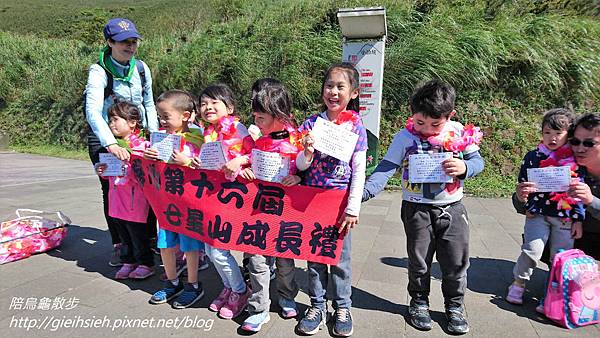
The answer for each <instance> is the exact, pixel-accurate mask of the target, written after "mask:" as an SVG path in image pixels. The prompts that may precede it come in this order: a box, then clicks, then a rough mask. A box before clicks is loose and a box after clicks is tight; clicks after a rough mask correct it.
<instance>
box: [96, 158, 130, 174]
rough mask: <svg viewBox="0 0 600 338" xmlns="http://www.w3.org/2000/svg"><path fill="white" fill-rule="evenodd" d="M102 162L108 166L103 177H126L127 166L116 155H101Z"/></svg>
mask: <svg viewBox="0 0 600 338" xmlns="http://www.w3.org/2000/svg"><path fill="white" fill-rule="evenodd" d="M99 155H100V162H99V163H103V164H106V169H105V170H104V172H103V173H102V176H104V177H107V176H123V175H125V165H124V163H123V161H121V160H119V159H118V158H117V157H116V156H115V155H113V154H110V153H100V154H99Z"/></svg>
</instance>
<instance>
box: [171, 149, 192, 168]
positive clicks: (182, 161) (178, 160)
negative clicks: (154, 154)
mask: <svg viewBox="0 0 600 338" xmlns="http://www.w3.org/2000/svg"><path fill="white" fill-rule="evenodd" d="M171 159H172V160H173V163H174V164H178V165H182V166H187V165H189V164H190V162H191V161H192V159H191V158H189V157H187V155H185V154H184V153H182V152H180V151H177V150H173V155H171Z"/></svg>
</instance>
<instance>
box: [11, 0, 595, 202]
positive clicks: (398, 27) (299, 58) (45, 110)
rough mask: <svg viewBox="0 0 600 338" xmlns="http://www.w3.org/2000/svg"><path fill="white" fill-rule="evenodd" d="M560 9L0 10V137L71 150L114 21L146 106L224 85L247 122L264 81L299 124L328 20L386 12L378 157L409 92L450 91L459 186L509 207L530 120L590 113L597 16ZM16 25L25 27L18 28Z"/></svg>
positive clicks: (119, 6) (253, 5) (576, 8)
mask: <svg viewBox="0 0 600 338" xmlns="http://www.w3.org/2000/svg"><path fill="white" fill-rule="evenodd" d="M563 3H565V2H561V1H553V2H545V3H544V4H543V5H544V6H546V7H544V8H539V7H536V6H538V5H540V2H536V3H533V2H532V3H525V4H523V2H519V3H518V4H516V3H514V2H511V1H477V2H472V1H453V2H451V3H449V2H441V3H440V2H438V4H435V2H434V1H423V0H420V1H413V2H406V1H389V0H387V1H335V2H325V3H323V2H322V1H317V0H306V1H301V2H298V1H295V2H290V1H269V0H263V1H250V0H211V1H201V2H196V1H187V0H185V1H184V2H178V7H173V6H172V5H171V4H172V3H168V2H165V1H158V0H148V1H138V2H135V3H133V4H129V2H125V1H111V0H101V1H95V2H90V1H79V2H72V1H54V2H52V5H46V4H45V2H41V1H31V0H29V1H20V2H18V3H17V2H10V4H9V2H7V1H4V0H0V30H3V31H10V32H12V33H2V32H0V46H2V47H3V48H0V66H3V67H0V125H2V128H7V129H8V130H10V131H11V132H12V133H13V140H14V142H13V144H15V145H18V144H21V145H27V146H29V147H31V146H32V145H36V144H47V143H48V140H50V141H53V143H54V144H58V145H65V146H67V147H69V148H78V147H81V145H82V144H83V138H82V136H83V134H84V133H83V131H84V122H83V119H82V113H81V110H80V109H81V107H80V106H79V105H80V103H81V92H82V89H83V86H84V84H85V78H86V75H85V74H86V70H87V65H89V64H90V63H91V62H93V60H94V58H95V55H96V52H97V50H98V48H99V47H100V45H101V44H100V42H101V40H102V37H101V33H100V32H101V28H102V25H103V24H104V22H105V21H106V19H107V18H108V17H111V16H117V15H119V16H121V15H122V16H126V17H130V18H132V19H133V20H134V21H135V22H136V24H137V26H138V28H139V29H140V31H142V33H143V35H144V36H145V37H146V38H145V41H144V42H143V44H142V47H141V48H140V51H139V54H140V57H141V58H142V59H144V60H145V61H147V63H148V64H149V65H150V66H151V67H152V72H153V77H154V88H155V92H156V93H160V92H161V91H163V90H165V89H170V88H183V89H187V90H191V91H192V92H194V93H198V92H199V91H200V90H201V89H202V88H203V87H204V86H206V85H207V84H209V83H211V82H215V81H224V82H226V83H228V84H229V85H231V86H232V87H233V89H234V90H235V92H236V94H237V95H238V96H239V100H238V101H239V102H240V112H242V116H243V117H245V118H248V116H247V115H248V114H244V112H246V111H247V110H248V107H247V99H246V97H247V95H248V89H249V87H250V85H251V83H252V82H253V81H254V80H255V79H257V78H259V77H263V76H274V77H277V78H279V79H281V80H283V81H284V82H285V83H286V84H287V85H288V86H289V87H290V89H291V91H292V93H293V95H294V99H295V106H296V108H297V114H296V115H297V118H298V120H302V119H303V118H304V117H305V116H306V115H307V114H308V113H309V112H314V111H315V110H316V109H317V108H318V96H319V87H320V81H321V76H322V73H323V71H324V70H325V69H326V68H327V66H328V65H329V64H331V63H332V62H335V61H337V60H339V55H340V54H341V47H340V34H339V29H338V27H337V18H336V17H335V11H336V9H337V8H339V7H353V6H358V5H363V6H368V5H376V4H383V5H385V6H386V9H387V14H388V18H387V19H388V32H389V35H388V42H387V48H386V64H385V77H384V96H383V97H384V102H383V108H382V114H383V119H382V135H381V140H382V144H383V149H385V147H387V145H388V144H389V142H390V141H391V138H392V136H393V135H394V133H395V132H396V131H397V130H398V129H399V128H400V127H402V125H403V122H404V120H405V118H406V116H407V115H408V112H407V110H406V101H407V97H408V95H409V94H410V92H411V90H412V88H413V86H414V85H415V84H416V83H418V82H420V81H423V80H426V79H429V78H431V77H433V76H437V77H441V78H442V79H444V80H446V81H449V82H450V83H452V84H453V85H454V86H455V87H456V88H457V91H458V98H457V104H458V111H459V115H458V119H459V120H460V121H461V122H465V123H466V122H471V123H475V124H477V125H479V126H481V127H482V129H483V130H484V131H485V133H486V139H485V142H484V144H483V145H482V154H483V155H484V157H485V158H486V170H485V171H484V172H483V173H482V174H481V175H480V176H479V177H477V178H475V179H473V180H468V181H467V186H468V190H469V191H470V192H472V193H476V194H478V195H502V194H507V193H508V192H510V191H511V190H512V189H513V186H514V175H515V173H516V169H517V168H518V165H519V161H520V158H521V156H522V154H524V153H525V152H526V150H527V149H529V148H531V147H532V146H533V145H534V144H535V143H536V142H537V139H538V131H537V124H538V121H539V119H540V113H541V112H542V111H544V110H545V109H548V108H551V107H554V106H571V107H573V108H574V109H576V110H577V111H579V112H583V111H589V110H593V109H597V108H596V107H598V103H599V101H600V92H599V88H600V85H599V83H600V53H599V51H598V46H600V44H599V43H598V42H600V24H599V23H598V21H597V19H596V18H595V17H592V16H589V15H587V14H588V13H592V14H597V12H594V10H595V9H597V7H593V6H591V5H589V6H591V7H589V6H588V7H589V8H588V7H585V6H584V5H582V3H584V4H585V3H586V2H580V1H569V2H566V3H568V5H564V4H563ZM587 3H588V4H589V2H587ZM180 4H182V5H180ZM552 6H554V7H552ZM565 6H567V8H565ZM569 6H570V7H569ZM31 8H35V10H33V11H31V10H30V9H31ZM557 9H558V10H557ZM582 13H583V14H582ZM584 14H585V15H584ZM24 16H27V17H28V22H30V23H31V24H30V25H22V24H21V25H19V24H18V23H19V22H20V21H22V20H23V19H22V18H23V17H24ZM15 33H18V34H15ZM24 33H31V34H33V35H27V36H21V34H24ZM42 36H50V37H57V36H58V37H61V39H52V40H50V41H48V40H47V39H42V38H38V37H42ZM57 59H59V60H65V59H66V60H69V62H66V63H60V64H58V65H57V63H56V62H55V61H54V60H57ZM9 84H10V85H9Z"/></svg>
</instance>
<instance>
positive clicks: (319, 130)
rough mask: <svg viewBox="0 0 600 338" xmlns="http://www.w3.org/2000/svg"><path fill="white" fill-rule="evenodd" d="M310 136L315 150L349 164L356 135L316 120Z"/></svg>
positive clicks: (356, 139)
mask: <svg viewBox="0 0 600 338" xmlns="http://www.w3.org/2000/svg"><path fill="white" fill-rule="evenodd" d="M311 134H312V135H313V137H314V138H315V144H314V147H315V149H316V150H318V151H320V152H322V153H323V154H327V155H329V156H332V157H335V158H337V159H338V160H340V161H344V162H350V160H351V159H352V154H353V153H354V148H355V147H356V142H357V141H358V135H357V134H355V133H353V132H352V131H350V130H347V129H346V128H344V127H343V126H341V125H338V124H335V123H333V122H331V121H327V120H325V119H323V118H321V117H319V118H317V121H316V122H315V126H314V127H313V129H312V131H311Z"/></svg>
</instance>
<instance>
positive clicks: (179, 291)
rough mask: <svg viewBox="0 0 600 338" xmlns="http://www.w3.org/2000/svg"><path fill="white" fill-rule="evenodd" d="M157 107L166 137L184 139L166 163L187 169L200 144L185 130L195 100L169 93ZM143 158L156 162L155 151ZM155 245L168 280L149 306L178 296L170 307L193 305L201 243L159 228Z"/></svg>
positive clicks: (197, 296)
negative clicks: (181, 259) (183, 276)
mask: <svg viewBox="0 0 600 338" xmlns="http://www.w3.org/2000/svg"><path fill="white" fill-rule="evenodd" d="M156 108H157V109H158V114H159V117H160V125H161V127H162V128H163V129H164V131H165V132H167V133H169V134H177V135H181V136H182V138H183V140H184V142H183V143H184V144H183V151H173V155H172V157H171V160H170V161H169V163H173V164H178V165H183V166H189V165H190V164H191V163H192V157H194V156H198V154H199V153H200V146H201V145H202V138H201V135H200V134H198V133H197V132H193V131H190V129H189V128H188V121H189V119H190V117H191V116H192V114H193V113H194V111H195V110H196V104H195V103H194V99H193V98H192V96H191V95H190V94H189V93H188V92H186V91H183V90H169V91H167V92H165V93H162V94H161V95H160V96H159V97H158V99H157V100H156ZM144 158H146V159H152V160H156V159H158V151H156V150H155V149H152V148H147V149H146V150H145V151H144ZM157 245H158V247H159V248H160V255H161V258H162V262H163V264H164V267H165V273H166V275H167V280H166V281H165V286H164V288H163V289H161V290H159V291H157V292H156V293H154V295H152V297H151V298H150V303H151V304H162V303H166V302H167V301H169V300H171V299H173V298H174V297H176V296H178V295H179V297H177V299H176V300H175V302H173V308H175V309H183V308H186V307H189V306H191V305H193V304H194V303H196V302H197V301H198V300H199V299H200V298H202V296H203V295H204V290H203V289H202V285H201V284H200V283H199V282H198V259H199V256H200V251H201V250H203V249H204V245H203V243H202V242H200V241H198V240H196V239H194V238H191V237H188V236H185V235H181V234H178V233H176V232H172V231H169V230H165V229H162V228H160V229H159V230H158V243H157ZM177 247H179V249H178V248H177ZM178 250H181V251H183V252H184V253H185V256H186V266H187V279H188V284H187V285H185V287H184V286H183V284H182V283H180V281H179V277H178V276H179V269H178V268H177V263H176V256H177V251H178Z"/></svg>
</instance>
